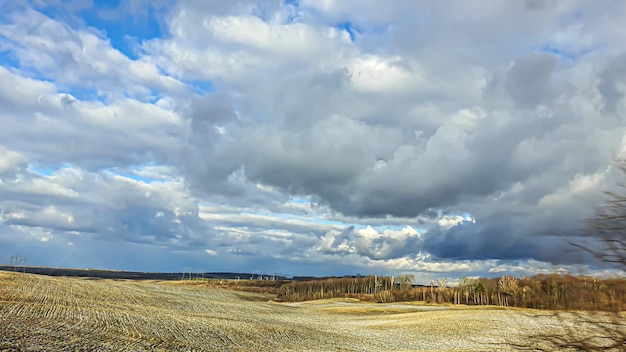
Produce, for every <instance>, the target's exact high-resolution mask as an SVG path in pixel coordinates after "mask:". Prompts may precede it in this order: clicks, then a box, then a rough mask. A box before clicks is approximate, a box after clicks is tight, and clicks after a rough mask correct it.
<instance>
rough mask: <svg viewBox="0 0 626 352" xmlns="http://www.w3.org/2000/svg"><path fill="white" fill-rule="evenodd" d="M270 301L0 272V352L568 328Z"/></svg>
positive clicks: (503, 337) (388, 342) (505, 336)
mask: <svg viewBox="0 0 626 352" xmlns="http://www.w3.org/2000/svg"><path fill="white" fill-rule="evenodd" d="M272 297H273V296H271V295H264V294H255V293H250V292H237V291H230V290H222V289H216V288H211V287H206V286H202V285H197V284H196V285H186V284H184V283H181V282H172V281H168V282H162V281H149V280H148V281H145V280H144V281H131V280H117V281H116V280H86V279H80V278H64V277H49V276H40V275H34V274H21V273H10V272H0V351H401V350H444V351H502V350H514V349H515V348H513V347H512V345H511V344H512V343H513V344H514V343H524V342H525V341H527V338H526V337H527V336H528V335H531V334H535V333H538V332H546V331H554V332H555V333H558V332H560V331H561V332H562V331H563V329H565V328H566V327H567V324H568V322H567V321H565V322H564V321H563V319H562V317H561V318H559V319H557V318H555V317H554V316H552V315H551V314H550V313H549V312H539V311H528V310H520V309H495V308H480V309H478V308H470V307H466V308H463V307H437V306H421V305H416V304H397V303H396V304H371V303H361V302H357V301H355V300H346V299H344V300H324V301H317V302H301V303H275V302H271V301H270V299H271V298H272ZM572 324H574V323H573V322H572ZM577 329H578V330H580V334H583V335H584V334H585V330H584V327H583V326H581V327H577Z"/></svg>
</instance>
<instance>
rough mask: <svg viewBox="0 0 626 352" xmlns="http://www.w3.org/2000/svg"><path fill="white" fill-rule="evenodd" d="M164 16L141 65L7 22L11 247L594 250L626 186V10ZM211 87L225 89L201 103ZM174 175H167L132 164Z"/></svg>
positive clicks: (413, 259)
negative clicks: (603, 207)
mask: <svg viewBox="0 0 626 352" xmlns="http://www.w3.org/2000/svg"><path fill="white" fill-rule="evenodd" d="M133 4H134V5H132V6H131V5H129V6H127V8H126V10H127V12H129V13H131V14H136V13H137V8H136V6H137V4H141V3H133ZM144 5H145V6H148V5H147V4H144ZM162 10H163V11H167V13H166V14H165V15H164V16H163V17H162V18H160V20H161V21H162V28H161V31H162V32H164V33H165V35H164V36H163V37H162V38H151V39H146V40H145V41H143V42H142V43H141V45H140V46H138V47H137V48H136V49H137V53H138V54H137V55H138V56H139V57H138V58H136V59H131V58H129V57H127V56H125V55H124V54H122V53H121V52H119V51H117V50H115V49H114V48H113V46H112V44H111V42H109V41H108V39H107V38H106V33H105V32H101V31H98V30H96V29H93V28H86V27H85V26H76V25H69V24H67V23H62V22H61V21H56V20H53V19H51V18H48V17H46V16H45V15H44V14H42V13H38V12H36V11H35V10H28V9H22V10H20V11H15V12H14V13H11V14H10V16H8V17H3V19H4V18H6V21H5V22H6V23H2V24H0V50H2V51H3V52H6V51H11V54H12V56H11V57H12V60H14V61H15V62H16V63H17V65H19V68H10V69H9V68H5V67H2V68H0V78H2V81H3V83H5V84H3V85H2V87H0V123H1V125H2V128H1V129H0V180H1V181H2V182H3V183H2V184H0V197H3V198H2V199H3V201H2V203H0V210H1V211H0V221H1V222H2V224H3V226H6V227H7V228H9V229H10V230H11V235H10V236H14V237H17V236H22V235H24V236H31V237H32V238H33V239H34V241H39V242H42V243H44V242H46V241H50V242H48V243H51V245H52V243H54V246H61V244H62V243H61V242H63V241H65V242H76V244H75V245H76V246H79V245H80V246H86V247H89V245H88V239H90V238H91V239H93V240H94V241H105V242H106V241H112V242H115V241H118V243H130V244H132V245H134V246H135V245H136V246H138V248H146V247H149V245H148V244H150V243H151V244H153V245H154V246H156V247H165V248H172V249H175V250H180V251H189V252H192V251H194V250H195V252H193V253H195V254H194V255H196V254H198V253H199V254H198V255H205V256H206V257H210V258H212V259H211V260H214V259H215V258H216V257H220V256H223V257H224V258H230V259H231V261H230V263H237V262H238V261H247V263H257V264H259V265H263V266H269V265H271V264H269V263H270V259H268V258H274V259H276V260H282V261H284V262H287V263H301V265H302V266H306V264H302V263H313V262H316V263H319V262H326V263H336V264H337V265H339V266H341V265H343V266H345V267H348V266H354V265H357V266H361V267H363V266H370V267H371V266H380V267H383V268H387V269H389V270H393V269H392V268H403V269H404V268H408V269H411V270H428V271H432V272H443V271H446V270H485V267H484V266H485V265H493V263H494V262H493V261H496V262H497V261H498V260H503V261H509V262H515V263H520V262H524V261H525V260H526V261H529V262H530V260H538V261H542V262H546V263H554V264H573V263H577V262H589V258H587V257H576V256H573V255H570V254H569V252H567V251H566V250H567V249H568V248H569V242H571V241H572V240H578V239H579V237H575V236H574V237H572V236H573V235H572V234H577V232H575V231H576V230H577V227H578V224H579V223H580V220H581V219H584V218H585V217H588V216H590V215H591V214H592V210H593V206H594V205H595V204H598V202H599V197H598V196H597V195H598V194H599V193H598V192H599V190H601V189H605V188H610V187H611V185H612V184H614V183H615V182H616V181H618V180H619V178H618V177H617V176H616V175H615V173H614V170H612V169H608V165H609V164H610V163H611V157H612V156H613V154H614V153H616V152H619V151H621V149H622V144H623V142H622V139H623V136H624V132H625V128H624V127H623V126H624V123H623V118H622V117H621V113H622V112H623V111H624V93H625V92H624V79H625V77H626V69H625V68H626V65H625V64H624V63H625V62H626V60H625V59H624V58H625V57H626V56H624V52H625V50H626V46H625V45H624V43H626V37H625V35H624V34H623V31H620V30H618V29H621V27H622V26H623V25H622V23H623V22H624V13H625V12H624V5H622V4H619V3H615V2H609V1H607V2H604V1H601V2H594V3H593V4H591V3H586V2H579V1H575V2H568V3H565V2H560V3H556V2H543V1H534V0H533V1H517V2H513V3H506V4H504V3H503V2H501V1H485V2H483V3H482V4H481V6H477V5H476V4H474V3H472V2H466V1H453V2H450V3H446V4H441V3H438V2H432V3H416V2H414V1H408V0H407V1H395V2H393V3H391V4H381V3H379V2H375V1H362V2H350V1H325V2H318V1H300V2H298V3H297V4H295V3H291V4H285V3H284V2H281V1H267V2H260V3H259V2H252V1H228V2H222V1H183V2H179V3H178V4H176V5H175V6H171V7H163V8H162ZM79 22H80V21H79ZM338 23H343V24H345V26H350V27H351V31H352V32H353V33H352V35H351V34H350V33H348V32H347V30H345V29H344V28H342V27H345V26H339V25H337V24H338ZM357 32H358V33H357ZM27 76H28V77H31V78H27ZM32 77H39V78H41V80H40V79H36V78H32ZM43 79H45V80H48V81H49V82H43V81H42V80H43ZM198 81H210V86H211V87H212V89H211V91H210V92H206V93H203V94H199V95H198V94H195V93H193V92H191V91H190V88H191V87H192V86H193V84H192V83H187V82H198ZM205 83H206V82H205ZM68 90H69V91H72V90H77V91H80V93H77V94H67V93H66V91H68ZM92 91H93V92H92ZM85 92H86V93H85ZM81 94H86V95H87V96H81ZM69 102H71V103H69ZM34 141H37V143H34ZM151 164H152V165H156V166H157V167H164V168H165V170H166V171H163V172H164V174H167V175H163V180H165V181H163V182H151V180H150V178H151V177H155V176H149V177H148V180H147V182H140V181H135V180H131V179H129V178H124V177H121V176H115V174H116V173H129V174H132V175H135V176H136V175H137V174H134V173H133V172H135V171H137V170H139V171H141V170H142V169H145V168H146V167H147V166H146V165H151ZM37 168H39V169H50V170H52V171H51V172H52V174H53V175H50V176H45V175H38V174H37V172H36V171H35V169H37ZM59 168H61V169H62V168H66V170H65V171H63V170H60V169H59ZM144 171H145V170H144ZM145 172H147V174H148V175H156V176H159V172H156V174H155V173H154V170H148V171H145ZM44 173H45V172H44ZM144 179H145V176H144ZM152 181H154V180H152ZM298 198H303V199H306V200H307V201H310V202H311V203H314V204H315V206H314V205H313V204H311V205H309V206H304V205H303V204H302V201H301V199H300V200H298V201H294V199H298ZM201 204H202V205H201ZM264 214H266V215H264ZM294 214H298V215H300V216H301V217H300V218H298V219H295V220H294V219H293V218H290V215H294ZM466 214H467V217H466ZM329 219H332V220H333V221H334V222H333V223H325V222H324V220H329ZM353 224H354V225H358V226H355V227H351V226H350V225H353ZM367 225H371V226H380V228H379V227H377V228H379V229H377V230H375V229H373V228H371V227H366V226H367ZM384 225H393V226H394V228H396V227H397V228H403V227H404V229H403V230H397V228H396V230H385V229H384ZM407 225H410V226H413V228H414V229H418V228H419V229H418V230H417V231H415V230H411V229H410V228H406V227H405V226H407ZM361 227H365V228H361ZM72 232H76V233H78V235H75V236H78V237H77V238H80V241H79V240H76V241H71V240H70V238H71V237H70V236H72V235H73V234H72ZM418 232H419V234H418ZM55 241H56V242H55ZM94 243H95V242H94ZM92 245H93V244H92ZM86 247H85V248H82V249H83V250H85V251H86V252H89V250H90V249H86ZM194 248H195V249H194ZM205 250H207V252H204V251H205ZM157 252H158V251H152V252H151V253H157ZM244 253H245V254H246V255H245V256H244V255H240V254H244ZM229 255H232V257H228V256H229ZM233 258H235V259H233ZM435 259H436V260H440V262H433V261H432V260H435ZM176 260H180V258H176ZM194 260H196V261H195V262H198V260H200V259H197V258H195V259H194ZM224 260H225V261H226V262H228V260H227V259H224ZM239 263H241V262H239ZM355 263H356V264H355ZM408 269H407V270H408Z"/></svg>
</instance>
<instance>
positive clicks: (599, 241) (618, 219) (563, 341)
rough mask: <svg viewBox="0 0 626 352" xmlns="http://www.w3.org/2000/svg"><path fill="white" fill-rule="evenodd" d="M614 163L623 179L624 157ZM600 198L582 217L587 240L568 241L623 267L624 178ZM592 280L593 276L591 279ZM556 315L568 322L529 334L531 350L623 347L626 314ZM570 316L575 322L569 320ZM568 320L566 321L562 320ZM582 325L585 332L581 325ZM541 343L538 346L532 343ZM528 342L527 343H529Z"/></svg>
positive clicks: (625, 171) (625, 251) (625, 265)
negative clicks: (552, 330) (559, 329)
mask: <svg viewBox="0 0 626 352" xmlns="http://www.w3.org/2000/svg"><path fill="white" fill-rule="evenodd" d="M614 164H615V166H616V167H617V168H618V170H619V171H621V172H622V174H623V175H624V179H626V159H624V158H616V159H615V162H614ZM603 193H604V196H605V199H604V202H603V203H602V204H601V205H600V206H599V207H597V208H596V211H595V214H594V216H592V217H591V218H589V219H587V220H586V221H585V227H584V229H583V234H584V235H585V236H586V238H587V240H585V241H583V242H578V243H572V245H573V246H574V247H575V248H577V249H579V250H580V251H582V252H585V253H589V254H591V255H592V256H593V257H595V258H596V259H597V260H599V262H600V263H604V264H605V265H607V266H609V267H610V268H611V269H617V270H621V271H622V272H624V271H626V182H624V181H622V182H620V183H618V185H617V187H616V190H614V191H605V192H603ZM594 282H595V280H594ZM555 316H556V317H557V319H559V320H561V321H563V323H564V324H562V325H563V326H568V328H566V329H565V330H564V331H563V332H562V333H560V334H537V335H532V336H530V337H529V343H530V344H532V345H533V347H531V348H532V349H533V350H540V351H554V350H559V351H626V322H625V320H626V316H625V315H624V313H623V312H620V311H615V312H612V313H606V312H588V313H581V312H565V313H563V312H562V313H556V314H555ZM571 319H574V321H575V324H571ZM568 321H569V322H570V323H569V324H566V322H568ZM583 327H586V329H585V330H586V332H587V333H586V334H583V333H582V328H583ZM538 345H540V346H545V347H541V348H538V347H536V346H538ZM529 346H530V345H529ZM529 346H517V347H529Z"/></svg>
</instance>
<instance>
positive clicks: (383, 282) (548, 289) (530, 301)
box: [277, 274, 626, 311]
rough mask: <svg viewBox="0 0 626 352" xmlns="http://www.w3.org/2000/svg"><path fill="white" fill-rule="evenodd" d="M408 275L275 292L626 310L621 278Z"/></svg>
mask: <svg viewBox="0 0 626 352" xmlns="http://www.w3.org/2000/svg"><path fill="white" fill-rule="evenodd" d="M412 282H413V276H412V275H400V276H398V277H389V276H365V277H345V278H330V279H324V280H309V281H292V282H289V283H284V284H282V285H281V286H280V288H279V289H278V290H277V295H278V300H282V301H289V302H295V301H306V300H315V299H325V298H358V299H360V300H364V301H372V302H380V303H390V302H403V301H404V302H406V301H424V302H426V303H438V304H467V305H495V306H506V307H520V308H537V309H556V310H561V309H566V310H603V311H620V310H625V309H626V279H623V278H613V279H599V278H594V277H588V276H570V275H559V274H551V275H543V274H540V275H535V276H532V277H525V278H516V277H513V276H509V275H505V276H502V277H500V278H492V279H487V278H463V279H461V280H460V281H459V283H458V285H456V286H451V285H448V283H447V281H446V280H445V279H442V280H437V281H433V282H431V284H430V285H427V286H417V287H416V286H415V285H412Z"/></svg>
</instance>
